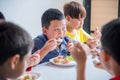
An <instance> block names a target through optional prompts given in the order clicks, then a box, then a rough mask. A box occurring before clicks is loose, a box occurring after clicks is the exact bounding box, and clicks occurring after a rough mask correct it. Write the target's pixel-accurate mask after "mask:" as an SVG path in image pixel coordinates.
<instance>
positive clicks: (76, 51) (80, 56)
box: [71, 42, 90, 65]
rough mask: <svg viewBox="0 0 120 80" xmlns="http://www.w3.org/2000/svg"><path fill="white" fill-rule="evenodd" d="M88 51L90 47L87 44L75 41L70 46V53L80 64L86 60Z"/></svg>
mask: <svg viewBox="0 0 120 80" xmlns="http://www.w3.org/2000/svg"><path fill="white" fill-rule="evenodd" d="M88 52H90V49H89V47H88V46H87V45H85V44H82V43H79V42H76V43H75V44H74V47H73V48H72V51H71V55H72V57H73V58H74V60H75V61H76V62H77V64H78V65H82V64H85V62H86V59H87V53H88Z"/></svg>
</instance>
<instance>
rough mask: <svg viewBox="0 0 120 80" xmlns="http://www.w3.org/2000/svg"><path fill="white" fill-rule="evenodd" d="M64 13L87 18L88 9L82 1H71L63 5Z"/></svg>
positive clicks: (73, 16)
mask: <svg viewBox="0 0 120 80" xmlns="http://www.w3.org/2000/svg"><path fill="white" fill-rule="evenodd" d="M63 10H64V15H65V16H67V15H68V16H70V17H72V18H77V19H79V18H85V17H86V10H85V8H84V7H83V5H82V4H81V3H78V2H75V1H71V2H69V3H66V4H65V5H64V7H63Z"/></svg>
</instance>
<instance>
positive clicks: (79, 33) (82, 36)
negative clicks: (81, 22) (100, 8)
mask: <svg viewBox="0 0 120 80" xmlns="http://www.w3.org/2000/svg"><path fill="white" fill-rule="evenodd" d="M66 36H68V37H70V38H71V39H73V40H76V41H80V42H86V41H87V40H88V39H89V37H90V35H89V34H88V33H86V32H85V31H84V30H83V29H82V28H80V29H79V30H75V33H74V34H72V33H70V32H68V31H66Z"/></svg>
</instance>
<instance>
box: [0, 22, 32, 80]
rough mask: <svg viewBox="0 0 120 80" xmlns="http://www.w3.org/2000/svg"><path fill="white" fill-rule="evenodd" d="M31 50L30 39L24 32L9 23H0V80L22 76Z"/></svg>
mask: <svg viewBox="0 0 120 80" xmlns="http://www.w3.org/2000/svg"><path fill="white" fill-rule="evenodd" d="M32 48H33V41H32V38H31V37H30V35H29V34H28V33H27V32H26V31H25V30H23V29H22V28H20V27H19V26H18V25H16V24H13V23H10V22H5V21H2V22H0V80H8V79H16V78H18V77H19V76H20V75H22V74H23V72H24V71H25V69H26V68H27V67H28V63H27V62H28V60H29V58H30V56H31V51H32ZM11 73H12V74H11Z"/></svg>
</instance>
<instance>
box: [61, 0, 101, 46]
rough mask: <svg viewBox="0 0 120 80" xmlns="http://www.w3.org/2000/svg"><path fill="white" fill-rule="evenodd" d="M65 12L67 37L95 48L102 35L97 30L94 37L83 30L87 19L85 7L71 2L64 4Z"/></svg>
mask: <svg viewBox="0 0 120 80" xmlns="http://www.w3.org/2000/svg"><path fill="white" fill-rule="evenodd" d="M63 11H64V15H65V18H66V36H69V37H70V38H71V39H73V40H76V41H79V42H82V43H87V45H88V46H89V47H90V48H95V47H96V45H97V39H98V40H99V39H100V36H101V33H100V31H99V30H98V28H96V30H95V32H94V33H93V35H94V36H90V35H89V34H88V33H87V32H86V31H85V30H84V29H83V24H84V19H85V18H86V10H85V8H84V6H83V5H82V4H81V3H79V2H77V1H70V2H68V3H66V4H64V6H63Z"/></svg>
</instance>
